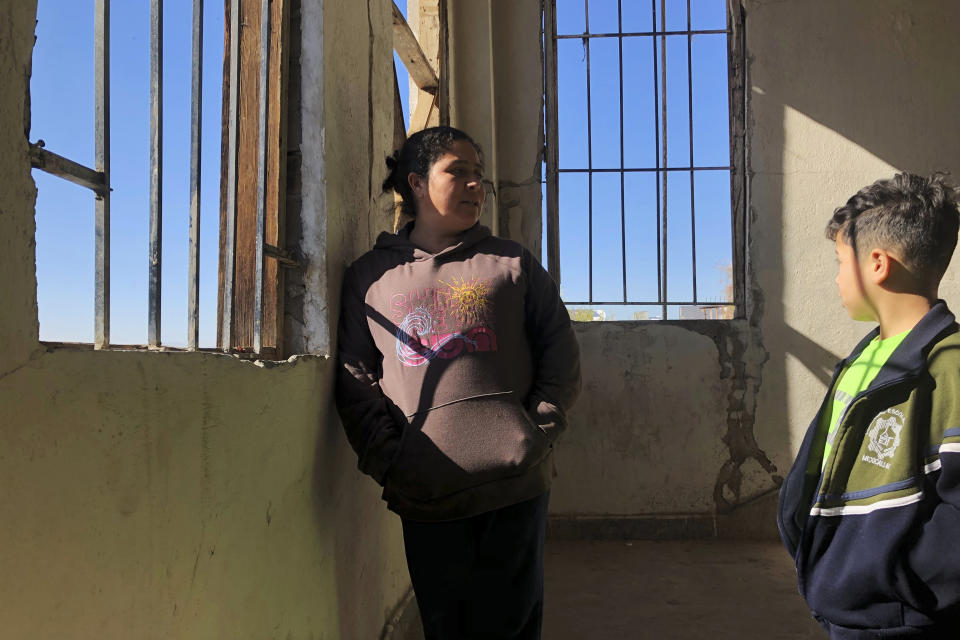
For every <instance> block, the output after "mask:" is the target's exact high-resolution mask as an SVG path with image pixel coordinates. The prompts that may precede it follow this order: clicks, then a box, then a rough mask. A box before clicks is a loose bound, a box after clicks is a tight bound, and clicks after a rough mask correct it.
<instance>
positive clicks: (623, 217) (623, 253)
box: [617, 0, 627, 302]
mask: <svg viewBox="0 0 960 640" xmlns="http://www.w3.org/2000/svg"><path fill="white" fill-rule="evenodd" d="M617 31H619V32H623V2H622V0H617ZM617 59H618V64H617V69H618V71H619V74H618V75H619V80H620V112H619V115H620V259H621V274H622V275H623V301H624V302H626V301H627V203H626V198H625V195H626V194H625V189H624V182H626V176H625V174H624V173H623V165H624V159H623V36H619V37H618V38H617Z"/></svg>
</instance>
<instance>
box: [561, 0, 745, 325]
mask: <svg viewBox="0 0 960 640" xmlns="http://www.w3.org/2000/svg"><path fill="white" fill-rule="evenodd" d="M622 1H623V0H618V3H617V27H618V30H619V31H618V32H617V33H590V26H589V14H590V10H589V0H584V15H585V20H584V26H585V30H584V33H582V34H558V33H557V27H556V0H550V1H548V2H546V3H545V6H544V34H545V36H544V52H545V59H546V70H545V79H544V83H545V87H544V94H545V102H546V104H545V106H546V108H547V133H548V139H547V153H546V162H547V185H546V187H547V188H546V192H547V227H548V228H547V241H548V245H549V246H548V260H549V266H550V269H549V270H550V273H551V275H553V276H554V278H555V279H557V280H558V281H559V274H560V261H559V256H556V254H557V253H558V252H557V249H558V248H559V224H560V219H559V204H558V200H559V197H558V196H559V193H558V182H559V175H560V174H562V173H581V174H582V173H586V174H587V176H588V198H589V200H588V203H589V204H588V225H589V230H590V233H589V242H590V246H589V250H588V256H589V257H588V260H589V276H588V277H589V285H588V299H587V300H583V301H567V302H566V304H568V305H582V304H589V305H618V306H619V305H629V306H659V307H661V312H662V314H663V318H664V319H666V317H667V308H668V307H671V306H683V305H699V306H702V305H703V304H705V302H706V301H703V300H700V297H699V294H698V286H697V267H696V264H697V262H696V261H697V249H696V209H695V206H696V205H695V195H696V190H695V189H696V187H695V182H696V181H695V177H696V174H697V173H698V172H705V171H730V172H731V178H732V179H733V175H732V174H733V173H734V167H733V165H732V164H730V165H723V166H721V165H711V166H697V165H696V163H695V162H694V137H693V134H694V128H693V58H692V39H693V36H695V35H707V34H723V35H726V36H727V38H728V48H729V46H730V45H731V43H730V41H729V38H730V34H731V33H732V31H733V30H732V27H731V24H730V16H729V12H728V22H727V28H726V29H693V28H692V19H691V11H690V0H687V1H686V3H685V4H686V29H685V30H667V28H666V1H665V0H660V2H659V12H658V6H657V5H658V3H657V0H651V12H652V16H653V25H654V30H653V31H636V32H624V31H623V23H622ZM658 13H659V25H658V24H657V22H658V20H657V18H658ZM658 26H659V29H658V28H657V27H658ZM637 36H647V37H651V41H652V45H653V81H654V91H653V99H654V128H655V130H656V131H657V133H658V135H656V136H654V140H655V141H654V145H655V156H654V157H655V162H654V166H653V167H626V166H624V153H623V144H624V142H623V132H624V122H623V120H624V108H623V38H626V37H637ZM668 36H685V37H686V40H687V108H688V123H687V128H688V134H689V149H688V152H689V162H688V163H687V166H668V157H667V153H668V149H667V69H666V53H667V51H666V49H667V46H666V45H667V37H668ZM595 38H617V39H618V54H619V58H620V70H619V74H620V78H619V82H620V96H619V98H620V167H619V168H616V169H606V168H594V167H593V157H592V130H591V115H592V109H591V95H590V89H591V87H590V50H589V44H590V40H591V39H595ZM563 39H580V40H582V42H583V46H584V55H585V59H586V63H587V65H586V74H587V153H588V162H587V164H588V166H587V167H586V168H560V167H559V157H558V154H557V150H558V149H557V148H558V137H559V135H558V131H557V126H556V118H557V112H558V109H557V76H558V73H557V42H558V41H559V40H563ZM657 40H659V43H658V42H657ZM658 44H659V47H658ZM658 48H659V51H658ZM658 76H659V77H658ZM676 171H683V172H686V173H687V175H688V178H689V181H690V223H691V240H690V243H691V244H690V246H691V268H692V272H691V279H692V285H693V286H692V289H693V300H691V301H676V300H674V301H671V300H670V299H669V289H668V285H667V267H668V264H667V262H668V250H667V249H668V248H667V231H668V228H667V223H668V216H667V204H668V203H667V185H668V175H669V174H670V173H671V172H676ZM631 172H655V173H656V174H657V177H658V180H656V181H655V184H656V236H657V290H658V299H657V300H655V301H652V300H651V301H636V300H635V301H630V300H628V295H627V276H626V269H627V267H626V264H627V262H626V261H627V257H626V212H625V201H624V200H625V198H624V196H625V186H624V182H625V174H627V173H631ZM594 173H619V174H620V186H621V249H622V252H623V253H622V262H621V264H622V270H623V271H622V275H623V300H618V301H601V300H595V299H594V297H593V193H592V191H593V190H592V176H593V174H594ZM735 215H736V212H734V216H735ZM735 226H736V225H735ZM735 231H736V229H735ZM735 244H736V241H735ZM734 260H735V261H737V262H741V260H740V256H739V255H734ZM554 263H556V264H554ZM738 282H739V280H738ZM741 284H742V283H741ZM740 288H741V287H739V286H738V287H736V289H735V293H734V294H735V296H737V297H736V298H735V300H734V301H732V304H740V298H741V297H742V294H741V293H740V292H739V289H740ZM707 304H716V303H707ZM721 306H729V305H723V304H721Z"/></svg>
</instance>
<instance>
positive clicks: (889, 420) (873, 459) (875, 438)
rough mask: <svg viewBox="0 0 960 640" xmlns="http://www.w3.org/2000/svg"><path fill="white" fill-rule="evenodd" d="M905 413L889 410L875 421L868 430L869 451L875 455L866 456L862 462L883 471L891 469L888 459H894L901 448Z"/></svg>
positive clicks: (880, 414) (879, 415)
mask: <svg viewBox="0 0 960 640" xmlns="http://www.w3.org/2000/svg"><path fill="white" fill-rule="evenodd" d="M903 420H904V419H903V413H902V412H901V411H900V410H898V409H887V410H886V411H883V412H881V413H879V414H877V416H876V417H875V418H874V419H873V422H871V423H870V428H869V429H867V437H868V438H870V442H869V444H868V445H867V450H868V451H870V452H871V453H873V454H875V455H872V456H871V455H865V456H863V458H862V460H863V461H864V462H869V463H870V464H873V465H876V466H878V467H880V468H881V469H889V468H890V463H889V462H885V460H886V459H887V458H893V455H894V454H895V453H896V451H897V447H899V446H900V431H901V430H903Z"/></svg>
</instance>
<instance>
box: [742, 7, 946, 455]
mask: <svg viewBox="0 0 960 640" xmlns="http://www.w3.org/2000/svg"><path fill="white" fill-rule="evenodd" d="M744 4H745V7H746V10H747V21H748V23H747V37H748V51H749V56H750V74H749V77H748V90H749V91H750V95H749V98H750V110H749V111H750V114H749V117H750V120H751V121H750V123H749V126H750V131H751V134H750V135H751V145H750V147H751V149H750V153H751V169H752V180H751V190H752V198H751V210H750V228H751V238H750V239H751V244H750V250H751V253H752V260H753V266H754V274H753V275H754V280H753V284H752V290H751V294H752V295H753V298H754V305H755V307H754V309H753V311H754V313H756V314H757V315H756V317H757V318H758V319H759V323H760V326H761V329H762V333H763V342H764V346H765V348H766V350H767V352H768V354H769V361H768V362H767V364H766V366H765V370H764V375H763V377H764V380H763V388H762V391H761V399H760V407H759V408H758V419H757V420H758V421H757V426H756V429H755V431H756V433H757V438H758V440H760V442H761V443H766V444H767V445H768V446H769V447H770V448H771V449H770V451H771V456H772V457H773V459H774V460H775V461H776V463H777V466H778V467H780V468H781V471H782V472H784V473H785V472H786V470H787V468H788V465H789V464H790V463H791V461H792V458H793V453H794V451H795V448H796V446H797V445H798V444H799V441H800V439H801V438H802V435H803V430H804V429H805V428H806V426H807V424H808V423H809V421H810V419H811V418H812V417H813V415H814V413H815V412H816V410H817V407H818V406H819V403H820V400H821V399H822V396H823V393H824V389H825V386H826V385H827V384H828V383H829V380H830V377H831V374H832V368H833V366H834V365H835V364H836V362H837V360H838V359H839V358H840V357H841V356H840V355H837V354H842V355H846V354H847V353H848V352H849V350H850V349H851V348H852V347H853V346H854V344H855V343H856V341H857V340H858V339H859V338H860V337H862V335H863V334H865V333H866V332H867V331H868V330H869V329H870V328H872V327H871V325H869V324H867V323H856V322H853V321H851V320H850V319H849V318H848V317H847V315H846V313H845V312H844V311H843V309H842V307H841V305H840V303H839V299H838V297H837V294H836V287H835V284H834V276H835V267H834V261H833V257H832V253H833V251H832V247H831V245H830V244H829V242H828V241H827V240H825V239H824V233H823V229H824V227H825V226H826V223H827V221H828V220H829V217H830V215H831V214H832V212H833V210H834V208H836V207H837V206H839V205H841V204H843V202H844V201H846V199H847V198H848V197H849V196H851V195H853V193H855V192H856V191H857V190H858V189H859V188H860V187H862V186H864V185H866V184H868V183H870V182H872V181H874V180H876V179H878V178H883V177H889V176H890V175H892V173H893V172H894V171H895V170H908V171H913V172H917V173H922V174H927V173H930V172H932V171H934V170H948V171H952V172H953V173H954V174H955V175H956V174H957V173H958V171H960V128H957V127H955V126H952V122H953V121H954V120H955V107H956V105H957V104H960V80H958V79H957V76H956V74H955V73H953V71H955V70H956V68H957V65H958V63H960V55H958V53H957V51H956V47H955V45H954V40H955V38H954V36H953V33H952V29H951V27H950V26H949V25H952V24H956V22H957V21H958V20H960V5H957V4H956V3H953V2H947V1H943V2H930V3H923V4H917V3H908V2H904V1H902V0H881V1H876V2H874V1H867V0H861V1H857V2H845V3H835V2H830V1H829V0H814V1H813V2H805V3H767V2H761V1H759V0H757V1H752V2H751V1H749V0H747V1H745V2H744ZM784 25H790V28H789V29H784V28H783V26H784ZM947 62H949V64H946V65H945V63H947ZM894 168H895V169H894ZM947 280H948V281H949V280H950V275H949V273H948V278H947ZM955 293H960V288H958V287H956V286H951V285H949V282H948V283H947V284H946V285H945V287H944V290H943V291H942V293H941V295H943V296H944V297H948V298H949V297H950V295H951V294H955ZM788 356H789V357H788ZM792 359H795V360H796V361H797V362H798V363H799V364H801V365H802V367H803V370H801V369H799V368H796V367H793V366H792V365H791V364H790V360H792ZM804 370H805V371H804Z"/></svg>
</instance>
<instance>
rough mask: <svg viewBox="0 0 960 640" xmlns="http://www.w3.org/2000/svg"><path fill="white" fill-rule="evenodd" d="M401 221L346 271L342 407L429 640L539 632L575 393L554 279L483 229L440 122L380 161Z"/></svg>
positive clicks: (463, 148)
mask: <svg viewBox="0 0 960 640" xmlns="http://www.w3.org/2000/svg"><path fill="white" fill-rule="evenodd" d="M387 166H388V167H389V168H390V170H391V171H390V175H389V176H388V177H387V179H386V180H385V181H384V190H385V191H389V190H393V191H395V192H396V193H398V194H399V195H400V196H401V198H402V200H403V204H402V208H403V211H404V213H406V214H407V215H409V216H411V217H412V218H413V221H412V222H410V223H409V224H408V225H407V226H406V227H404V228H403V229H402V230H401V231H400V232H399V233H397V234H396V235H393V234H388V233H382V234H381V235H380V237H379V238H378V239H377V242H376V245H375V246H374V248H373V250H371V251H369V252H368V253H366V254H365V255H363V256H361V257H360V258H359V259H358V260H357V261H356V262H354V263H353V265H351V266H350V268H349V269H348V270H347V273H346V275H345V277H344V284H343V294H342V305H341V317H340V328H339V351H338V355H339V366H338V380H337V394H336V395H337V407H338V409H339V411H340V415H341V418H342V420H343V424H344V428H345V430H346V432H347V437H348V439H349V440H350V444H351V445H352V446H353V448H354V449H355V450H356V452H357V454H358V456H359V467H360V469H361V471H363V472H365V473H367V474H369V475H371V476H372V477H373V478H374V480H376V481H377V482H378V483H380V484H381V485H382V486H383V498H384V499H385V500H386V501H387V505H388V507H389V508H390V509H392V510H393V511H395V512H396V513H398V514H399V515H400V517H401V519H402V522H403V536H404V546H405V550H406V555H407V565H408V567H409V570H410V577H411V580H412V582H413V588H414V591H415V593H416V596H417V602H418V604H419V607H420V612H421V617H422V619H423V624H424V629H425V632H426V638H427V640H434V639H438V640H446V639H454V638H456V639H458V640H462V639H464V638H473V637H483V638H504V639H507V638H517V639H523V640H527V639H535V638H539V637H540V626H541V618H542V605H543V539H544V531H545V528H546V518H547V502H548V498H549V489H550V480H551V475H552V474H551V471H552V462H551V453H552V448H553V442H554V441H555V440H556V438H557V436H558V435H559V434H560V433H561V432H562V431H563V429H564V428H565V426H566V419H565V412H566V410H567V409H568V408H569V407H570V405H571V404H572V403H573V401H574V399H575V398H576V395H577V393H578V391H579V386H580V366H579V349H578V346H577V341H576V338H575V336H574V334H573V331H572V329H571V326H570V319H569V316H568V314H567V311H566V309H565V307H564V305H563V302H562V301H561V299H560V296H559V293H558V291H557V287H556V285H555V284H554V283H553V281H552V280H551V279H550V276H549V275H548V274H547V273H546V272H545V271H544V270H543V267H541V266H540V264H539V263H538V262H537V261H536V259H534V258H533V256H532V255H531V254H530V252H529V251H527V250H526V249H524V248H523V247H522V246H521V245H520V244H518V243H516V242H512V241H509V240H503V239H500V238H496V237H494V236H492V235H491V234H490V230H489V229H487V228H486V227H484V226H482V225H480V224H479V223H478V220H479V217H480V211H481V209H482V208H483V202H484V189H483V157H482V153H481V151H480V148H479V147H478V146H477V145H476V143H474V142H473V140H472V139H471V138H470V137H469V136H468V135H467V134H465V133H464V132H462V131H459V130H457V129H454V128H452V127H434V128H431V129H426V130H424V131H420V132H417V133H415V134H413V135H412V136H410V138H409V139H408V140H407V141H406V143H405V144H404V146H403V149H401V150H400V151H399V152H398V153H396V154H394V156H393V157H392V158H389V159H388V160H387Z"/></svg>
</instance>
